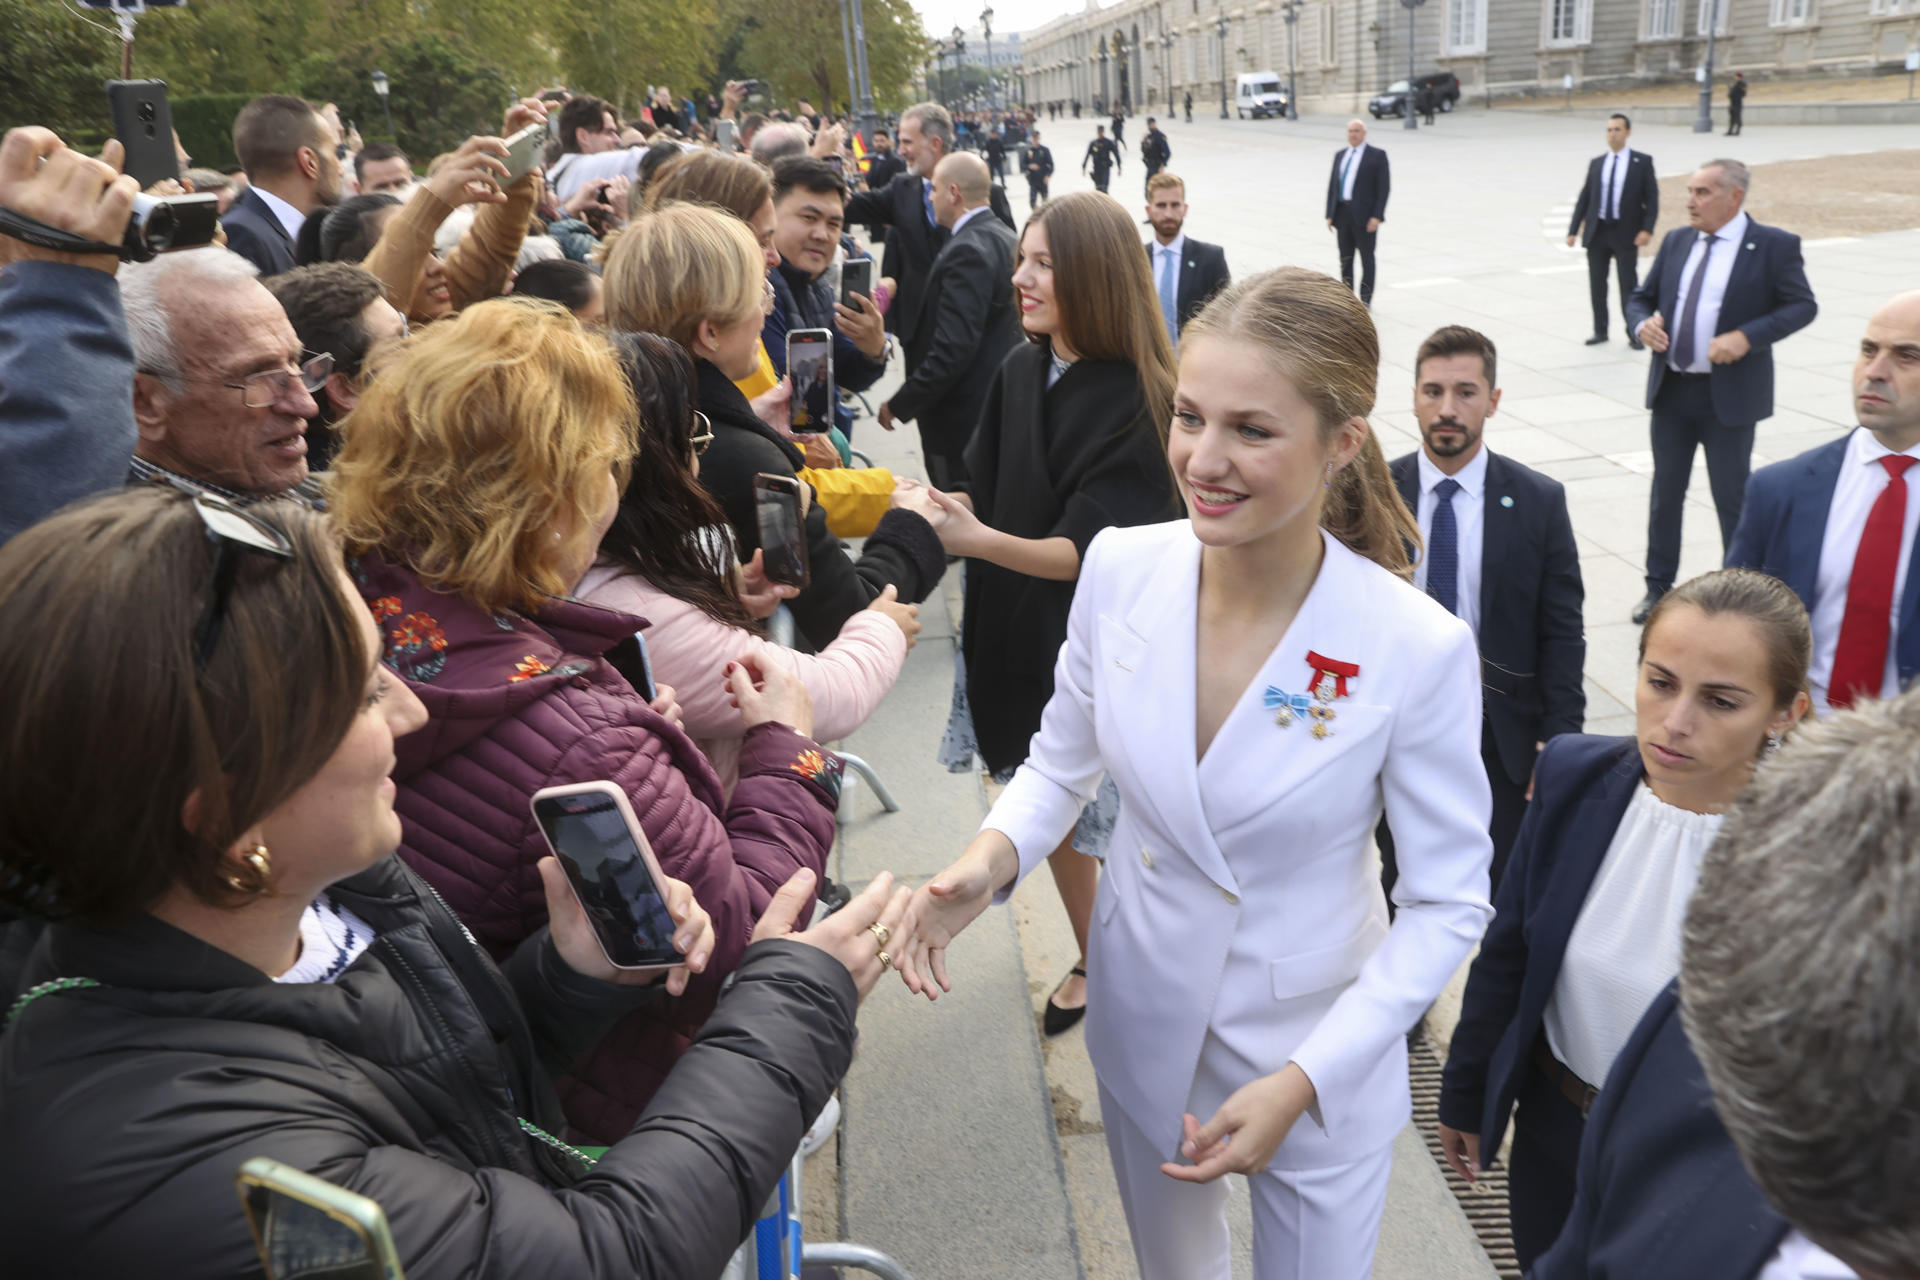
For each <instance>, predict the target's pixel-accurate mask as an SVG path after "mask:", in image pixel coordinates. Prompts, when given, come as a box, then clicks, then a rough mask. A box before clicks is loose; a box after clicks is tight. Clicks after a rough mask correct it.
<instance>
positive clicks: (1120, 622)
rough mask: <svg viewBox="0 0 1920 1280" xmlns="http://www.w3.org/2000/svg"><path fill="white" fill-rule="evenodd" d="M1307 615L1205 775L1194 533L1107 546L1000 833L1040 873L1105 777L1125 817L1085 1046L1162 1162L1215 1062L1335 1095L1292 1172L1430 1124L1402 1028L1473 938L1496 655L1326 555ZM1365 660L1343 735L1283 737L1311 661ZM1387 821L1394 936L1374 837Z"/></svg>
mask: <svg viewBox="0 0 1920 1280" xmlns="http://www.w3.org/2000/svg"><path fill="white" fill-rule="evenodd" d="M1323 536H1324V537H1325V541H1326V558H1325V560H1324V561H1323V563H1322V565H1321V568H1320V574H1319V576H1318V578H1316V579H1315V581H1314V584H1313V587H1312V589H1311V590H1310V591H1309V592H1308V594H1307V598H1306V600H1305V602H1304V603H1302V605H1301V606H1300V612H1299V614H1298V616H1297V617H1296V618H1295V619H1294V622H1293V625H1292V626H1291V627H1289V628H1288V630H1287V633H1286V635H1285V637H1284V638H1283V639H1282V640H1281V641H1280V644H1279V646H1278V647H1277V648H1275V650H1274V651H1273V653H1272V654H1271V655H1270V656H1269V657H1268V659H1267V661H1266V663H1265V665H1264V666H1263V667H1262V668H1261V669H1260V672H1259V674H1258V675H1257V676H1256V677H1255V678H1254V680H1253V682H1252V684H1251V685H1250V686H1249V687H1248V688H1247V690H1246V691H1245V692H1244V693H1242V694H1241V696H1240V700H1239V702H1237V703H1236V704H1235V705H1234V707H1233V710H1232V711H1231V712H1230V713H1229V714H1228V716H1227V718H1226V720H1225V722H1224V723H1222V725H1221V726H1220V729H1219V731H1218V733H1217V734H1216V735H1215V737H1214V740H1213V743H1212V745H1211V746H1210V747H1209V749H1208V751H1207V755H1206V758H1205V759H1204V760H1201V761H1199V762H1198V763H1197V764H1196V761H1195V752H1194V747H1195V741H1196V739H1195V698H1196V688H1195V646H1196V639H1197V637H1196V619H1197V609H1198V600H1199V596H1198V593H1199V585H1200V550H1201V548H1200V542H1199V540H1198V539H1196V538H1195V537H1194V536H1193V529H1192V526H1191V525H1190V524H1189V523H1188V522H1187V521H1185V520H1181V521H1178V522H1174V523H1169V524H1160V525H1147V526H1139V527H1134V528H1124V529H1123V528H1113V529H1108V530H1106V531H1105V532H1104V533H1102V534H1100V536H1099V537H1097V538H1095V539H1094V541H1093V544H1092V546H1090V547H1089V548H1088V550H1087V556H1086V560H1085V562H1084V563H1083V564H1082V565H1081V569H1080V582H1079V586H1078V587H1077V588H1076V590H1075V593H1074V598H1073V612H1072V615H1071V618H1070V620H1069V623H1068V629H1067V642H1066V644H1065V645H1064V646H1062V648H1061V651H1060V661H1059V665H1058V667H1057V668H1056V670H1055V674H1054V693H1053V698H1052V700H1051V701H1049V702H1048V704H1047V709H1046V714H1045V717H1044V718H1043V719H1042V721H1041V725H1040V731H1039V733H1038V734H1036V735H1035V736H1034V739H1033V745H1032V747H1031V749H1030V752H1029V754H1028V757H1027V761H1026V763H1025V764H1024V765H1022V766H1021V768H1020V771H1019V773H1018V774H1016V775H1015V777H1014V779H1013V781H1012V783H1010V784H1009V785H1008V787H1007V789H1006V791H1005V792H1003V793H1002V795H1001V797H1000V800H999V802H998V803H997V804H995V805H994V807H993V811H992V812H991V813H989V814H988V815H987V820H986V822H985V823H984V824H983V829H988V828H991V829H993V830H997V831H1000V832H1002V833H1003V834H1005V835H1006V836H1007V837H1008V838H1009V839H1010V840H1012V842H1013V845H1014V848H1015V849H1017V850H1018V851H1019V855H1020V874H1021V876H1022V877H1024V876H1025V875H1026V874H1027V873H1028V872H1030V871H1032V870H1033V868H1034V867H1036V866H1038V865H1039V864H1040V863H1041V862H1042V861H1043V860H1044V859H1045V858H1046V856H1047V854H1048V853H1049V852H1050V851H1052V850H1053V849H1054V848H1055V847H1056V846H1057V845H1058V844H1059V843H1060V840H1061V839H1062V838H1063V837H1064V836H1065V834H1066V833H1067V831H1068V830H1070V829H1071V828H1072V826H1073V823H1074V819H1075V816H1076V815H1077V814H1078V813H1079V811H1080V807H1081V806H1082V805H1083V804H1084V803H1086V802H1087V801H1089V800H1091V799H1092V798H1093V794H1094V790H1095V788H1096V787H1097V786H1098V785H1099V781H1100V777H1101V774H1102V773H1103V772H1106V773H1110V774H1111V775H1112V776H1113V779H1114V781H1115V783H1116V784H1117V786H1118V787H1119V790H1120V820H1119V824H1118V826H1117V827H1116V828H1115V831H1114V835H1113V843H1112V846H1111V847H1110V849H1109V852H1108V856H1107V862H1106V870H1105V874H1104V875H1102V877H1101V880H1100V891H1099V895H1098V897H1097V898H1096V899H1095V901H1094V923H1093V933H1092V938H1091V941H1090V945H1089V948H1088V951H1089V954H1088V971H1089V976H1088V979H1087V982H1088V992H1087V1018H1086V1027H1087V1050H1088V1053H1089V1054H1090V1055H1091V1056H1092V1059H1093V1064H1094V1068H1095V1070H1096V1072H1097V1073H1098V1074H1099V1077H1100V1081H1101V1083H1102V1084H1104V1085H1105V1086H1106V1088H1107V1090H1108V1091H1109V1092H1110V1093H1111V1094H1112V1095H1113V1096H1114V1098H1116V1099H1117V1100H1118V1101H1119V1103H1120V1105H1121V1106H1122V1107H1123V1108H1124V1109H1125V1110H1126V1113H1127V1115H1128V1116H1129V1117H1130V1118H1131V1119H1132V1120H1133V1122H1134V1123H1135V1124H1136V1125H1138V1126H1139V1128H1140V1130H1141V1131H1142V1132H1143V1133H1146V1134H1148V1135H1149V1136H1151V1137H1153V1138H1154V1139H1155V1140H1156V1142H1157V1143H1158V1144H1159V1145H1160V1147H1161V1149H1162V1150H1164V1151H1165V1152H1166V1154H1167V1157H1168V1158H1169V1159H1173V1158H1175V1157H1176V1153H1177V1151H1178V1148H1179V1144H1180V1140H1181V1126H1180V1117H1181V1114H1182V1113H1183V1112H1187V1111H1191V1112H1193V1113H1194V1114H1195V1115H1197V1116H1198V1117H1199V1118H1200V1119H1201V1120H1202V1121H1204V1120H1205V1119H1206V1118H1207V1117H1208V1116H1209V1115H1211V1114H1212V1113H1213V1111H1214V1110H1216V1109H1217V1108H1218V1106H1219V1105H1220V1103H1221V1102H1224V1101H1225V1097H1224V1096H1221V1097H1201V1096H1198V1094H1196V1092H1195V1074H1196V1069H1197V1067H1198V1064H1199V1062H1200V1060H1201V1055H1202V1054H1203V1053H1206V1054H1209V1055H1214V1056H1212V1057H1211V1058H1210V1059H1209V1061H1210V1063H1212V1064H1214V1066H1215V1070H1213V1071H1210V1072H1209V1075H1211V1076H1219V1075H1225V1076H1226V1077H1227V1078H1229V1079H1231V1080H1233V1081H1234V1087H1238V1086H1239V1085H1242V1084H1245V1083H1247V1082H1248V1081H1250V1080H1252V1079H1255V1078H1257V1077H1258V1076H1260V1075H1265V1074H1270V1073H1272V1072H1275V1071H1278V1070H1279V1069H1280V1068H1281V1067H1283V1066H1285V1065H1286V1064H1287V1063H1288V1062H1289V1061H1291V1062H1295V1063H1297V1064H1299V1066H1300V1067H1301V1069H1302V1070H1304V1071H1305V1072H1306V1074H1307V1077H1308V1078H1309V1079H1310V1080H1312V1081H1313V1084H1314V1088H1315V1091H1316V1093H1317V1095H1318V1103H1317V1106H1316V1107H1315V1108H1314V1109H1313V1113H1312V1114H1311V1117H1310V1118H1311V1119H1312V1121H1313V1123H1307V1122H1305V1121H1303V1122H1302V1123H1300V1124H1298V1125H1295V1126H1294V1129H1293V1131H1292V1133H1290V1134H1289V1135H1288V1137H1287V1140H1286V1141H1285V1142H1284V1143H1283V1144H1282V1145H1281V1147H1280V1150H1279V1152H1278V1154H1277V1155H1276V1156H1275V1157H1274V1161H1273V1167H1274V1168H1276V1169H1313V1168H1324V1167H1327V1166H1330V1165H1336V1164H1344V1163H1347V1162H1349V1161H1352V1160H1356V1159H1359V1158H1360V1157H1362V1156H1364V1155H1366V1154H1368V1153H1370V1152H1372V1151H1375V1150H1378V1149H1379V1148H1380V1147H1382V1146H1385V1145H1386V1144H1388V1143H1390V1142H1392V1141H1393V1139H1394V1136H1395V1135H1396V1134H1397V1133H1398V1132H1399V1131H1400V1129H1401V1128H1402V1127H1403V1126H1404V1125H1405V1124H1406V1122H1407V1119H1408V1116H1409V1114H1410V1112H1411V1098H1410V1096H1409V1091H1408V1085H1407V1060H1406V1033H1407V1031H1408V1029H1409V1028H1411V1027H1412V1026H1413V1025H1414V1023H1415V1022H1417V1021H1418V1020H1419V1019H1420V1017H1421V1015H1422V1014H1423V1013H1424V1012H1425V1011H1426V1009H1427V1007H1428V1006H1429V1005H1430V1004H1431V1003H1432V1002H1433V1000H1434V998H1435V997H1436V996H1438V995H1439V994H1440V990H1441V988H1442V987H1444V986H1445V985H1446V983H1447V981H1448V979H1450V978H1451V977H1452V976H1453V974H1454V972H1455V971H1456V970H1457V969H1458V968H1459V966H1460V964H1461V963H1462V961H1464V960H1465V959H1466V956H1467V953H1468V952H1469V951H1470V950H1471V949H1472V947H1473V946H1474V944H1475V943H1476V942H1477V941H1478V940H1479V938H1480V935H1481V933H1482V932H1483V931H1484V930H1485V928H1486V926H1487V922H1488V921H1489V920H1490V919H1491V918H1492V916H1493V908H1492V907H1491V906H1490V905H1489V904H1488V901H1487V892H1488V886H1487V865H1488V862H1489V860H1490V858H1491V856H1492V841H1491V840H1490V838H1489V837H1488V835H1487V822H1488V818H1489V815H1490V812H1491V809H1492V799H1491V794H1490V792H1489V790H1488V786H1487V779H1486V773H1485V770H1484V767H1483V765H1482V764H1481V760H1480V715H1481V710H1480V659H1479V655H1478V653H1477V652H1476V650H1475V646H1474V641H1473V634H1472V633H1471V632H1470V631H1469V630H1468V629H1467V627H1466V624H1464V623H1462V622H1461V621H1460V620H1459V619H1458V618H1456V617H1454V616H1453V615H1452V614H1450V613H1448V612H1447V611H1446V610H1445V609H1443V608H1441V607H1440V606H1439V605H1438V604H1437V603H1435V602H1434V601H1433V600H1431V599H1429V598H1428V597H1427V596H1426V595H1425V594H1423V593H1422V592H1420V591H1417V590H1415V589H1414V588H1413V587H1412V586H1410V585H1408V584H1407V583H1406V582H1404V581H1402V580H1401V579H1399V578H1397V577H1395V576H1394V575H1393V574H1391V573H1388V572H1387V571H1386V570H1384V569H1382V568H1380V567H1379V566H1378V565H1376V564H1374V563H1372V562H1371V561H1369V560H1366V559H1363V558H1362V557H1360V556H1358V555H1356V554H1354V553H1353V552H1352V551H1349V550H1348V549H1347V548H1346V547H1345V546H1344V545H1342V544H1341V543H1340V542H1339V541H1338V540H1336V539H1335V538H1333V537H1332V536H1330V535H1324V534H1323ZM1310 651H1311V652H1315V653H1318V654H1320V655H1322V656H1324V657H1327V658H1331V659H1334V660H1336V661H1340V662H1353V663H1358V664H1359V667H1360V672H1359V675H1357V676H1355V677H1353V678H1351V679H1349V680H1348V696H1346V697H1342V698H1336V699H1335V700H1334V703H1333V707H1334V712H1335V717H1334V719H1333V720H1331V721H1329V722H1328V724H1329V727H1330V728H1331V730H1332V733H1331V735H1330V736H1328V737H1326V738H1315V737H1314V736H1313V734H1312V728H1311V724H1312V722H1311V720H1309V719H1308V718H1307V717H1304V716H1299V717H1296V718H1295V720H1294V722H1293V723H1292V724H1291V725H1290V726H1288V727H1285V728H1282V727H1280V726H1279V725H1278V724H1277V723H1276V716H1275V713H1274V712H1272V711H1269V710H1267V709H1266V707H1265V705H1264V701H1265V699H1264V694H1265V691H1266V690H1267V689H1268V687H1269V686H1273V687H1275V688H1277V689H1279V690H1281V691H1283V692H1285V693H1289V694H1298V693H1305V692H1307V690H1308V687H1309V683H1310V681H1311V679H1312V676H1313V671H1312V669H1311V667H1310V666H1309V664H1308V662H1307V654H1308V653H1309V652H1310ZM1383 803H1384V806H1385V808H1386V810H1387V811H1388V812H1389V813H1390V814H1391V816H1392V820H1393V821H1392V825H1393V833H1394V843H1395V846H1396V848H1397V850H1398V852H1399V862H1400V879H1399V883H1398V884H1397V886H1396V887H1395V889H1394V902H1395V904H1396V906H1397V907H1398V908H1399V914H1398V916H1397V917H1396V918H1395V920H1394V921H1393V924H1392V927H1391V928H1389V927H1388V923H1387V912H1386V901H1385V899H1384V897H1383V896H1382V894H1381V892H1380V878H1379V863H1378V860H1377V858H1376V856H1375V854H1374V851H1373V845H1372V840H1373V832H1374V827H1375V825H1376V824H1377V823H1378V821H1379V818H1380V814H1381V809H1382V806H1383Z"/></svg>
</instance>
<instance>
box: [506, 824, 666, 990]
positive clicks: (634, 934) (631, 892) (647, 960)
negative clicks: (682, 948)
mask: <svg viewBox="0 0 1920 1280" xmlns="http://www.w3.org/2000/svg"><path fill="white" fill-rule="evenodd" d="M533 816H534V818H535V820H536V821H538V822H539V823H540V830H541V832H542V833H544V834H545V836H546V837H547V843H548V844H549V845H551V846H553V852H554V856H555V857H557V858H558V859H559V860H560V867H561V869H562V870H564V871H565V872H566V873H567V881H568V883H570V884H571V885H572V886H573V892H574V894H575V895H576V896H578V897H579V899H580V905H581V906H582V907H583V908H585V909H586V913H587V920H588V922H589V923H590V924H592V926H593V932H594V936H595V937H597V938H598V939H599V940H600V949H601V950H602V951H605V952H606V953H607V959H609V960H611V961H612V962H613V963H614V964H616V965H619V966H620V967H621V968H623V969H659V968H672V967H673V966H674V965H677V964H679V963H680V962H681V955H680V953H679V952H678V951H675V950H674V949H673V915H672V913H671V912H669V911H668V910H667V903H666V899H665V898H663V897H662V896H661V894H660V888H659V886H658V885H656V884H655V883H654V879H653V873H652V871H651V870H650V868H649V867H648V860H647V858H646V856H645V855H644V854H643V853H642V852H641V849H640V843H639V840H638V839H636V838H635V833H634V831H633V829H632V828H630V827H629V826H628V825H627V817H626V814H625V813H623V812H622V811H621V809H620V803H619V801H617V800H615V799H614V798H613V797H612V796H611V795H609V794H607V793H606V792H604V791H577V792H572V793H569V794H565V795H537V796H535V797H534V798H533Z"/></svg>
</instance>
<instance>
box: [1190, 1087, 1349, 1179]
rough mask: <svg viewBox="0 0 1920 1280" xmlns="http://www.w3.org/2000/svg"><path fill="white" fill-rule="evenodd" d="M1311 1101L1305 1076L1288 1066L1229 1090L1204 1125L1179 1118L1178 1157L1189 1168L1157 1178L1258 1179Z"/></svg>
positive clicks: (1311, 1095) (1311, 1096) (1310, 1089)
mask: <svg viewBox="0 0 1920 1280" xmlns="http://www.w3.org/2000/svg"><path fill="white" fill-rule="evenodd" d="M1314 1097H1315V1094H1314V1089H1313V1082H1312V1081H1311V1080H1309V1079H1307V1073H1306V1072H1304V1071H1302V1070H1301V1069H1300V1068H1299V1067H1298V1066H1296V1065H1294V1064H1293V1063H1291V1062H1289V1063H1288V1064H1287V1065H1286V1066H1285V1067H1282V1068H1281V1069H1280V1070H1279V1071H1277V1072H1275V1073H1274V1074H1273V1075H1270V1076H1261V1077H1260V1078H1259V1079H1258V1080H1255V1081H1253V1082H1252V1083H1250V1084H1246V1085H1242V1086H1241V1087H1240V1088H1238V1089H1236V1090H1234V1092H1233V1095H1232V1096H1231V1097H1229V1098H1228V1099H1227V1100H1226V1101H1225V1102H1223V1103H1221V1104H1220V1109H1219V1110H1218V1111H1216V1112H1214V1113H1213V1116H1212V1118H1211V1119H1209V1120H1208V1121H1207V1122H1206V1123H1205V1124H1201V1123H1200V1121H1199V1120H1197V1119H1195V1118H1194V1117H1193V1116H1191V1115H1188V1116H1184V1117H1182V1119H1181V1124H1182V1128H1183V1129H1184V1131H1185V1134H1186V1137H1185V1140H1184V1141H1183V1142H1181V1144H1180V1154H1181V1155H1183V1156H1185V1157H1186V1158H1187V1159H1189V1160H1191V1161H1193V1163H1192V1164H1175V1163H1174V1162H1172V1161H1168V1162H1167V1163H1165V1164H1163V1165H1161V1166H1160V1172H1162V1173H1164V1174H1166V1175H1167V1176H1168V1177H1169V1178H1173V1179H1175V1180H1176V1181H1179V1182H1212V1181H1214V1180H1215V1179H1217V1178H1219V1177H1220V1176H1221V1175H1223V1174H1228V1173H1238V1174H1252V1173H1259V1172H1260V1171H1261V1170H1263V1169H1265V1168H1266V1167H1267V1166H1268V1165H1269V1164H1271V1163H1273V1153H1274V1152H1276V1151H1278V1150H1279V1149H1280V1144H1281V1143H1282V1142H1284V1141H1285V1140H1286V1137H1287V1134H1289V1133H1291V1132H1292V1131H1293V1126H1294V1125H1295V1124H1296V1123H1297V1122H1298V1121H1299V1119H1300V1117H1301V1115H1302V1114H1304V1113H1305V1111H1306V1109H1307V1108H1308V1107H1310V1106H1312V1105H1313V1101H1314Z"/></svg>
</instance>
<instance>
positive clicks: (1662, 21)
mask: <svg viewBox="0 0 1920 1280" xmlns="http://www.w3.org/2000/svg"><path fill="white" fill-rule="evenodd" d="M1679 36H1680V0H1647V7H1646V12H1645V13H1644V14H1643V15H1642V21H1641V24H1640V38H1641V39H1642V40H1675V39H1678V38H1679Z"/></svg>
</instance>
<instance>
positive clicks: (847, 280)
mask: <svg viewBox="0 0 1920 1280" xmlns="http://www.w3.org/2000/svg"><path fill="white" fill-rule="evenodd" d="M856 293H858V294H863V295H864V296H866V297H867V298H869V299H871V298H872V297H873V259H872V258H848V259H847V260H846V261H845V262H843V263H841V264H840V305H841V306H843V307H852V308H853V309H854V310H855V311H858V310H859V309H860V308H859V307H858V306H857V305H855V303H854V301H853V295H854V294H856Z"/></svg>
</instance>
